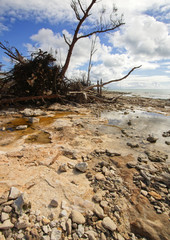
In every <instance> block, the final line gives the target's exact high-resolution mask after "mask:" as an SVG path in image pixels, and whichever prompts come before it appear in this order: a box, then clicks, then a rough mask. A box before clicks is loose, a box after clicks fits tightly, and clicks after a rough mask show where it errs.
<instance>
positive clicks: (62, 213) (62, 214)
mask: <svg viewBox="0 0 170 240" xmlns="http://www.w3.org/2000/svg"><path fill="white" fill-rule="evenodd" d="M60 217H67V211H66V210H65V209H64V210H62V211H61V212H60Z"/></svg>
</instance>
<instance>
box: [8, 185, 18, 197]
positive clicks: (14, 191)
mask: <svg viewBox="0 0 170 240" xmlns="http://www.w3.org/2000/svg"><path fill="white" fill-rule="evenodd" d="M20 194H21V192H20V190H19V189H18V188H16V187H11V189H10V193H9V197H8V199H16V198H17V197H19V195H20Z"/></svg>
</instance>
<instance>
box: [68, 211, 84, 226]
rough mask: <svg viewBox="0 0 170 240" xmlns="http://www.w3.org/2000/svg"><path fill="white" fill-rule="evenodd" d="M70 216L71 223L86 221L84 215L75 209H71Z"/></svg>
mask: <svg viewBox="0 0 170 240" xmlns="http://www.w3.org/2000/svg"><path fill="white" fill-rule="evenodd" d="M71 218H72V221H73V223H77V224H83V223H85V221H86V220H85V218H84V216H83V215H82V214H81V213H80V212H78V211H76V210H72V212H71Z"/></svg>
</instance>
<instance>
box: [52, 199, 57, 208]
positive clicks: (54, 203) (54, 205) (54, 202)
mask: <svg viewBox="0 0 170 240" xmlns="http://www.w3.org/2000/svg"><path fill="white" fill-rule="evenodd" d="M50 206H51V207H58V199H57V198H53V199H52V200H51V202H50Z"/></svg>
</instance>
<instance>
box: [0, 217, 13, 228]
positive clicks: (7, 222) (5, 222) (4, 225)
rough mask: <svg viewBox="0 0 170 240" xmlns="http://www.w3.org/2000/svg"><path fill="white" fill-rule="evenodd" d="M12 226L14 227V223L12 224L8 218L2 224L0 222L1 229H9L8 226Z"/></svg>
mask: <svg viewBox="0 0 170 240" xmlns="http://www.w3.org/2000/svg"><path fill="white" fill-rule="evenodd" d="M13 227H14V224H12V223H11V221H10V220H9V219H7V220H6V221H4V222H3V223H2V224H0V229H1V230H5V229H10V228H13Z"/></svg>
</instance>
